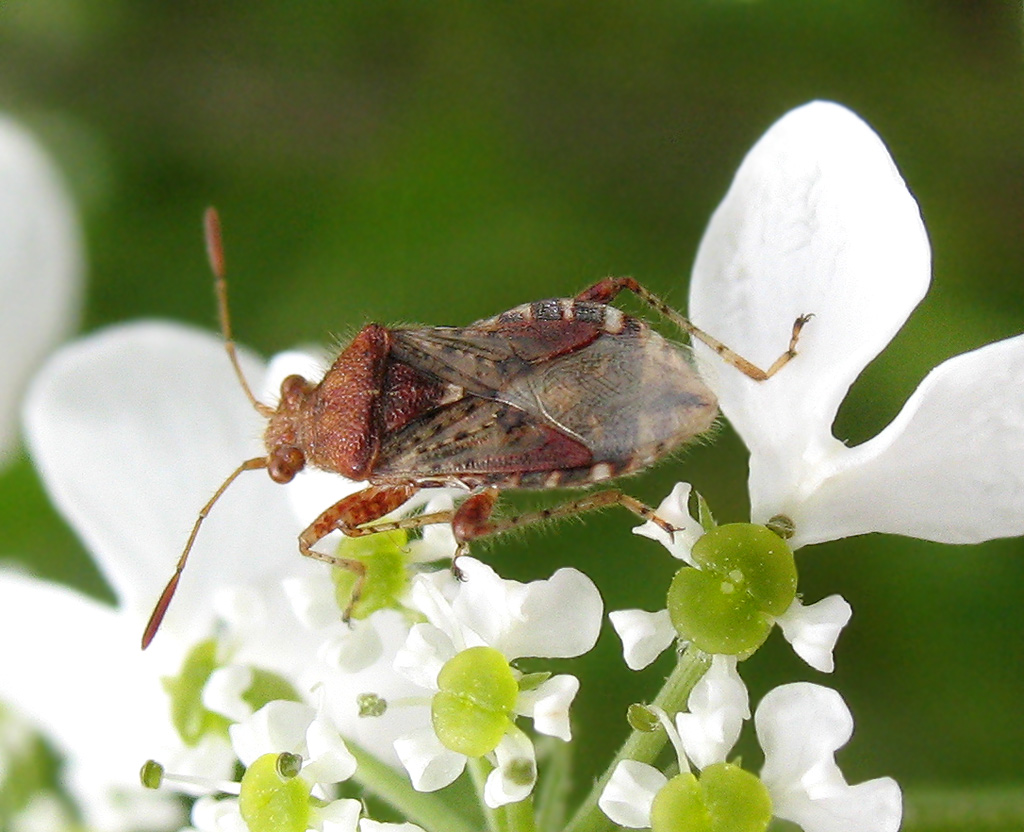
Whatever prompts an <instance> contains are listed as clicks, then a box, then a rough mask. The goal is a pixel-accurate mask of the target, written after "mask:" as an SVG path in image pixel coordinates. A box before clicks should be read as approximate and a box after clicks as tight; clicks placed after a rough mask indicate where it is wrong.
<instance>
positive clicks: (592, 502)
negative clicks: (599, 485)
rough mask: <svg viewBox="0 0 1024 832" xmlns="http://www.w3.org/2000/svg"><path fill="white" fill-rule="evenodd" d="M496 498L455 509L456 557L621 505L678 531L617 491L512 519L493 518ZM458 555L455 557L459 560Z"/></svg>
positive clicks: (485, 495) (491, 492)
mask: <svg viewBox="0 0 1024 832" xmlns="http://www.w3.org/2000/svg"><path fill="white" fill-rule="evenodd" d="M497 499H498V490H497V489H496V488H488V489H485V490H484V491H481V492H479V493H477V494H473V495H471V496H470V497H469V498H468V499H467V500H466V501H465V502H463V503H462V505H461V506H459V508H458V509H457V510H456V512H455V517H454V518H453V519H452V531H453V532H454V533H455V539H456V541H458V543H459V547H460V552H459V553H458V554H462V553H463V552H464V550H465V547H466V545H467V544H468V543H469V542H470V541H472V540H475V539H478V538H481V537H486V536H488V535H492V534H501V533H502V532H507V531H510V530H512V529H515V528H519V527H521V526H527V525H529V524H531V523H538V522H541V521H544V520H553V519H555V518H558V517H571V516H572V515H574V514H581V513H583V512H585V511H591V510H593V509H598V508H607V507H608V506H622V507H623V508H625V509H628V510H629V511H631V512H633V514H635V515H637V517H640V518H642V519H644V520H650V521H651V522H653V523H655V524H657V525H658V526H659V527H661V528H662V529H664V530H665V531H666V532H668V533H669V534H673V533H675V532H677V531H680V530H679V529H678V528H676V527H675V526H673V525H672V524H671V523H669V522H667V521H666V520H663V519H662V518H661V517H659V516H658V514H657V512H656V511H655V510H654V509H653V508H651V507H650V506H649V505H647V504H646V503H642V502H641V501H640V500H638V499H636V498H635V497H631V496H630V495H628V494H624V493H623V492H621V491H619V490H618V489H617V488H610V489H607V490H605V491H598V492H596V493H594V494H588V495H587V496H585V497H580V498H579V499H577V500H570V501H569V502H566V503H562V504H561V505H557V506H552V507H551V508H545V509H540V510H538V511H531V512H527V513H525V514H519V515H516V516H513V517H501V518H494V517H492V516H491V512H492V511H493V509H494V505H495V503H496V502H497ZM458 554H457V555H456V557H458Z"/></svg>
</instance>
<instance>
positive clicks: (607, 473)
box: [590, 462, 614, 482]
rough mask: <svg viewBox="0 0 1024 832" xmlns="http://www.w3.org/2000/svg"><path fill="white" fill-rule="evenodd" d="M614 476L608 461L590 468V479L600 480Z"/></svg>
mask: <svg viewBox="0 0 1024 832" xmlns="http://www.w3.org/2000/svg"><path fill="white" fill-rule="evenodd" d="M612 476H614V472H613V471H612V466H611V465H609V464H608V463H607V462H599V463H598V464H597V465H595V466H594V467H593V468H591V469H590V479H591V480H592V481H593V482H600V481H601V480H608V479H611V478H612Z"/></svg>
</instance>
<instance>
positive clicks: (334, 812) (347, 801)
mask: <svg viewBox="0 0 1024 832" xmlns="http://www.w3.org/2000/svg"><path fill="white" fill-rule="evenodd" d="M321 782H326V781H321ZM362 811H363V804H362V803H361V802H360V801H358V800H355V799H353V798H343V799H341V800H332V801H331V802H330V803H328V804H327V805H326V806H321V807H320V808H318V809H316V816H317V818H318V819H319V820H320V826H319V829H320V832H356V829H357V825H358V823H359V815H360V814H362Z"/></svg>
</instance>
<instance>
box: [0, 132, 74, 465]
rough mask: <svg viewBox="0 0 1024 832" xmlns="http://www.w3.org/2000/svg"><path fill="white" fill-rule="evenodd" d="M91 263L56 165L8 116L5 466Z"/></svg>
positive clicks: (1, 251) (2, 190) (3, 159)
mask: <svg viewBox="0 0 1024 832" xmlns="http://www.w3.org/2000/svg"><path fill="white" fill-rule="evenodd" d="M83 260H84V257H83V252H82V240H81V232H80V230H79V228H78V223H77V220H76V218H75V209H74V206H73V205H72V203H71V198H70V196H69V195H68V192H67V190H66V188H65V187H64V183H63V182H62V181H61V178H60V175H59V173H58V171H57V169H56V168H55V167H54V165H53V162H51V161H50V159H49V158H48V157H47V155H46V152H45V151H44V150H43V149H42V148H41V147H40V146H39V144H38V143H37V142H36V141H35V139H34V138H33V137H32V136H31V135H30V134H29V133H28V132H27V131H26V130H24V129H23V128H22V127H21V126H19V125H18V124H17V123H16V122H15V121H14V120H13V119H11V118H8V117H6V116H2V115H0V315H2V317H3V320H2V324H0V355H3V356H4V360H3V362H0V465H2V464H3V463H4V462H5V461H6V459H7V458H8V456H9V454H10V451H11V448H12V446H13V445H14V438H15V427H16V422H17V410H18V404H19V402H20V400H21V397H22V394H23V392H24V388H25V385H26V383H27V382H28V379H29V375H30V374H31V373H32V372H33V371H34V370H35V368H36V366H37V365H38V364H39V363H40V362H41V361H42V359H43V357H44V356H45V355H46V353H47V352H48V351H49V350H50V349H51V348H52V347H53V345H54V344H55V343H56V342H57V341H58V340H60V338H61V337H63V336H64V335H65V334H66V333H67V332H68V331H69V330H70V329H71V326H72V325H73V323H74V319H75V318H76V317H77V314H78V307H79V305H80V297H81V283H82V277H83V272H84V262H83Z"/></svg>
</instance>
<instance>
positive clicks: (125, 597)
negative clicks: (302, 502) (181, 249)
mask: <svg viewBox="0 0 1024 832" xmlns="http://www.w3.org/2000/svg"><path fill="white" fill-rule="evenodd" d="M240 358H241V361H242V365H243V367H244V368H245V370H246V372H247V374H248V375H250V376H251V377H254V378H256V377H258V376H259V375H260V367H259V364H258V362H256V361H255V360H254V359H253V358H252V357H251V356H250V355H249V354H248V353H245V352H243V353H242V354H241V356H240ZM25 429H26V435H27V439H28V442H29V448H30V451H31V453H32V456H33V459H34V461H35V463H36V465H37V467H38V469H39V471H40V473H41V475H42V477H43V480H44V481H45V483H46V486H47V489H48V491H49V492H50V495H51V497H52V498H53V500H54V502H55V504H56V505H57V507H58V508H59V509H60V511H61V512H62V513H63V514H64V516H65V517H67V518H68V520H69V521H70V522H71V524H72V525H73V526H74V527H75V529H76V531H78V533H79V534H80V535H81V536H82V537H83V539H84V541H85V543H86V545H87V546H88V547H89V549H90V551H91V552H92V554H93V556H94V557H95V558H96V559H97V562H98V564H99V566H100V568H101V569H102V570H103V573H104V575H105V576H106V578H107V579H108V581H109V582H110V584H111V585H112V586H113V587H114V590H115V592H116V593H117V595H118V598H119V599H120V601H121V606H122V607H124V608H127V609H128V610H129V611H130V612H131V613H132V614H134V615H135V616H137V617H138V618H139V620H140V621H145V620H146V618H147V617H148V615H149V612H150V610H151V609H152V605H153V603H154V602H155V600H156V598H157V595H158V594H159V592H160V590H161V589H162V588H163V584H164V582H165V581H166V580H167V578H169V577H170V574H171V570H172V568H173V566H174V561H175V559H176V558H177V556H178V553H179V552H180V551H181V548H182V546H183V545H184V543H185V540H186V538H187V537H188V533H189V530H190V529H191V527H192V524H193V523H194V521H195V518H196V514H197V512H198V510H199V508H200V506H201V505H202V503H203V502H204V501H205V500H206V499H207V498H208V497H209V496H210V494H212V493H213V492H214V491H215V490H216V488H217V487H218V486H219V485H220V484H221V483H222V482H223V480H224V478H225V477H226V476H227V475H228V474H229V473H231V471H232V470H233V469H234V468H236V467H237V466H238V464H239V463H241V462H242V461H243V460H244V459H247V458H250V457H253V456H257V455H260V454H261V453H263V451H262V449H261V443H260V441H259V436H260V433H261V430H262V424H261V419H260V418H259V416H258V414H256V413H255V411H253V409H252V407H251V405H250V404H249V402H248V400H247V399H246V398H245V397H244V395H243V394H242V393H241V391H240V390H239V388H238V381H237V379H235V377H234V374H233V372H232V370H231V366H230V364H229V363H228V360H227V357H226V356H225V355H224V351H223V346H222V345H221V343H220V341H219V339H218V338H216V337H214V336H212V335H208V334H206V333H202V332H198V331H196V330H192V329H188V328H186V327H182V326H176V325H170V324H159V323H141V324H130V325H125V326H118V327H112V328H110V329H107V330H104V331H102V332H99V333H97V334H95V335H92V336H90V337H88V338H84V339H81V340H79V341H77V342H75V343H73V344H70V345H68V346H66V347H64V348H63V349H62V350H60V351H59V352H57V353H56V354H55V355H54V356H53V357H52V358H51V359H50V361H49V362H48V363H47V364H46V366H45V367H44V368H43V369H42V370H41V371H40V372H39V374H38V375H37V376H36V378H35V380H34V381H33V384H32V387H31V389H30V391H29V394H28V398H27V400H26V404H25ZM254 506H258V507H259V509H258V511H256V512H255V514H256V515H258V517H255V516H254V511H255V510H254ZM296 530H297V524H296V523H295V520H294V519H293V518H292V517H291V515H290V512H289V511H288V509H287V505H286V504H285V500H284V499H283V498H282V494H281V492H280V491H279V490H278V487H277V486H275V485H274V484H273V483H272V482H271V481H270V479H269V478H268V477H267V476H266V474H265V473H262V472H253V473H247V474H245V475H243V476H242V477H240V478H239V480H237V481H236V482H235V483H234V484H233V485H232V487H231V489H230V490H229V492H228V493H226V494H225V496H224V497H223V498H222V499H221V500H220V502H219V503H218V504H217V506H216V507H215V509H214V511H213V512H212V514H211V515H210V517H209V519H208V520H207V521H206V523H205V524H204V525H203V528H202V529H201V531H200V534H199V537H198V539H197V541H196V545H195V548H194V550H193V552H192V556H191V559H190V561H189V568H188V569H187V570H186V571H185V574H184V576H183V577H182V580H181V585H180V586H179V589H178V593H177V595H176V597H175V602H174V604H172V605H171V609H170V611H169V613H168V615H167V619H166V621H165V625H164V626H165V628H169V629H172V630H174V629H177V631H178V633H179V636H180V638H181V640H182V641H195V640H198V638H201V637H204V636H206V635H207V634H208V631H209V625H210V621H211V616H212V610H211V609H210V606H209V598H210V592H211V591H213V590H215V589H216V588H218V587H221V586H224V585H228V584H232V583H235V582H243V581H247V580H252V579H253V578H254V577H257V576H260V575H267V574H269V573H274V572H299V571H301V569H303V568H311V567H313V566H315V564H309V565H308V566H305V567H304V566H303V565H302V564H300V562H304V561H305V560H306V559H304V558H301V557H299V556H298V555H297V553H296V546H295V538H294V536H293V535H294V534H295V532H296Z"/></svg>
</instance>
